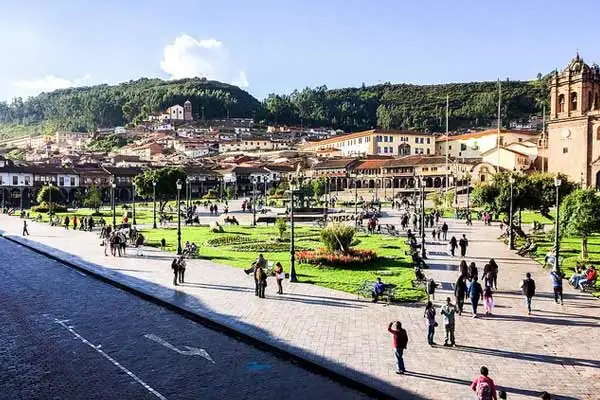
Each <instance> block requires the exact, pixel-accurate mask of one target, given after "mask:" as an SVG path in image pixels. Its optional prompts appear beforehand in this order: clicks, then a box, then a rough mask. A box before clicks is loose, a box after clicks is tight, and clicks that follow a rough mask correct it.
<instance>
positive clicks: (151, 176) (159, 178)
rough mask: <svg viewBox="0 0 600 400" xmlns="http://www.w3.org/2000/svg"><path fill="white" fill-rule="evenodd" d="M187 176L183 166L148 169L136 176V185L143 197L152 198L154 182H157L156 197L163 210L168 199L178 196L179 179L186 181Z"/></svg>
mask: <svg viewBox="0 0 600 400" xmlns="http://www.w3.org/2000/svg"><path fill="white" fill-rule="evenodd" d="M185 178H186V175H185V172H183V170H182V169H181V168H176V167H164V168H160V169H156V170H151V169H147V170H145V171H144V172H143V173H142V174H140V175H138V176H136V177H135V185H136V188H137V193H138V194H139V195H140V196H141V197H146V198H151V197H152V195H153V189H154V187H153V185H152V182H156V199H157V200H158V201H159V209H160V211H161V212H163V211H164V208H165V205H166V204H167V201H169V200H172V199H174V198H175V197H176V196H177V185H176V182H177V180H178V179H181V182H185Z"/></svg>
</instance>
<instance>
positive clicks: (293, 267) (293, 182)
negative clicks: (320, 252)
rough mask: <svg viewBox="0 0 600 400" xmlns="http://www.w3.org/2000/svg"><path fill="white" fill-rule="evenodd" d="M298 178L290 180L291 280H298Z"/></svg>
mask: <svg viewBox="0 0 600 400" xmlns="http://www.w3.org/2000/svg"><path fill="white" fill-rule="evenodd" d="M295 187H296V178H292V179H291V180H290V282H298V276H297V275H296V249H295V248H294V245H295V243H294V239H295V237H294V191H295Z"/></svg>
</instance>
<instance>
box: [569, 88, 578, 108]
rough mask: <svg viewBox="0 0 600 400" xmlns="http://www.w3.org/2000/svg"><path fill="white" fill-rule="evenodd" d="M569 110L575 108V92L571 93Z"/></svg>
mask: <svg viewBox="0 0 600 400" xmlns="http://www.w3.org/2000/svg"><path fill="white" fill-rule="evenodd" d="M570 110H571V111H576V110H577V93H575V92H573V93H571V108H570Z"/></svg>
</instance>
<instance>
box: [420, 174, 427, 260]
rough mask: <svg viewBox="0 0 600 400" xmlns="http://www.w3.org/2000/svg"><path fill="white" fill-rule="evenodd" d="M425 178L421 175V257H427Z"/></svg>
mask: <svg viewBox="0 0 600 400" xmlns="http://www.w3.org/2000/svg"><path fill="white" fill-rule="evenodd" d="M425 183H426V182H425V178H424V177H421V258H422V259H423V260H426V259H427V252H426V251H425Z"/></svg>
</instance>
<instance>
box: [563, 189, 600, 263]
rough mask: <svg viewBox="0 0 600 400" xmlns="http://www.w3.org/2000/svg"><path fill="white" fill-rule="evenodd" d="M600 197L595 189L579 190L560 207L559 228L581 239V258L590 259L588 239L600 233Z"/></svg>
mask: <svg viewBox="0 0 600 400" xmlns="http://www.w3.org/2000/svg"><path fill="white" fill-rule="evenodd" d="M598 210H600V197H598V195H597V193H596V191H595V190H593V189H578V190H575V191H574V192H573V193H571V194H570V195H568V196H567V197H566V198H565V199H564V201H563V202H562V206H561V207H560V221H559V226H560V229H561V231H562V233H563V235H566V236H575V237H579V238H581V257H582V258H588V246H587V245H588V238H589V237H590V236H591V235H592V234H593V233H597V232H600V213H599V212H598Z"/></svg>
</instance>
